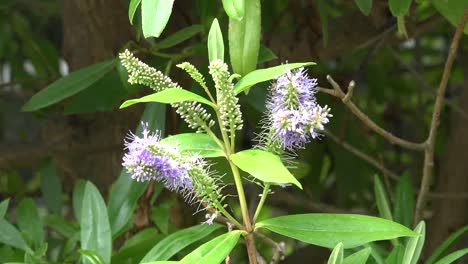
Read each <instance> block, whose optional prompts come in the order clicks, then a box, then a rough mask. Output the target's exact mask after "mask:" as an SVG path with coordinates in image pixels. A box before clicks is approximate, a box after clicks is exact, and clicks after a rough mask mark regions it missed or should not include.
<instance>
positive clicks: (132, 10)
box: [128, 0, 141, 25]
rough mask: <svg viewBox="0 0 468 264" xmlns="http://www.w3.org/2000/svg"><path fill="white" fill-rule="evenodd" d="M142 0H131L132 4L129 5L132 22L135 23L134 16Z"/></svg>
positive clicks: (129, 17) (129, 18)
mask: <svg viewBox="0 0 468 264" xmlns="http://www.w3.org/2000/svg"><path fill="white" fill-rule="evenodd" d="M140 3H141V0H130V4H129V5H128V20H129V21H130V24H132V25H133V17H134V16H135V13H136V10H137V8H138V6H139V5H140Z"/></svg>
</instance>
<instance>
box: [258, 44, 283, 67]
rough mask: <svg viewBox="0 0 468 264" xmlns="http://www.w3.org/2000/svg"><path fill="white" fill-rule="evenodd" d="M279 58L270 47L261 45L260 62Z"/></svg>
mask: <svg viewBox="0 0 468 264" xmlns="http://www.w3.org/2000/svg"><path fill="white" fill-rule="evenodd" d="M276 59H278V56H276V54H275V53H274V52H273V51H272V50H271V49H269V48H267V47H265V46H260V50H259V51H258V62H257V63H258V64H260V63H263V62H268V61H272V60H276Z"/></svg>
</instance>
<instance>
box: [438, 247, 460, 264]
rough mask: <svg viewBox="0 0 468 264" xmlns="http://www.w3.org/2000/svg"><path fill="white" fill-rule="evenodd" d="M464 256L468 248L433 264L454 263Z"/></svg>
mask: <svg viewBox="0 0 468 264" xmlns="http://www.w3.org/2000/svg"><path fill="white" fill-rule="evenodd" d="M466 254H468V248H465V249H460V250H457V251H455V252H453V253H450V254H449V255H447V256H445V257H443V258H442V259H440V260H439V261H437V262H436V263H435V264H450V263H453V262H454V261H457V260H458V259H459V258H461V257H463V256H465V255H466Z"/></svg>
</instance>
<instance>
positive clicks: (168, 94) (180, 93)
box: [120, 88, 216, 108]
mask: <svg viewBox="0 0 468 264" xmlns="http://www.w3.org/2000/svg"><path fill="white" fill-rule="evenodd" d="M184 101H195V102H200V103H203V104H207V105H209V106H212V107H216V106H215V105H214V104H213V103H212V102H210V101H208V100H206V99H205V98H203V97H201V96H200V95H198V94H196V93H192V92H190V91H187V90H184V89H178V88H170V89H166V90H163V91H161V92H157V93H154V94H150V95H147V96H143V97H141V98H138V99H132V100H127V101H125V102H124V103H123V104H122V105H121V106H120V108H125V107H129V106H131V105H134V104H138V103H147V102H158V103H165V104H172V103H179V102H184Z"/></svg>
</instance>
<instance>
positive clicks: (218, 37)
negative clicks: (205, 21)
mask: <svg viewBox="0 0 468 264" xmlns="http://www.w3.org/2000/svg"><path fill="white" fill-rule="evenodd" d="M208 58H209V61H210V62H212V61H214V60H222V61H224V42H223V34H222V33H221V28H220V27H219V23H218V19H216V18H215V19H214V20H213V23H212V24H211V28H210V32H209V33H208Z"/></svg>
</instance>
